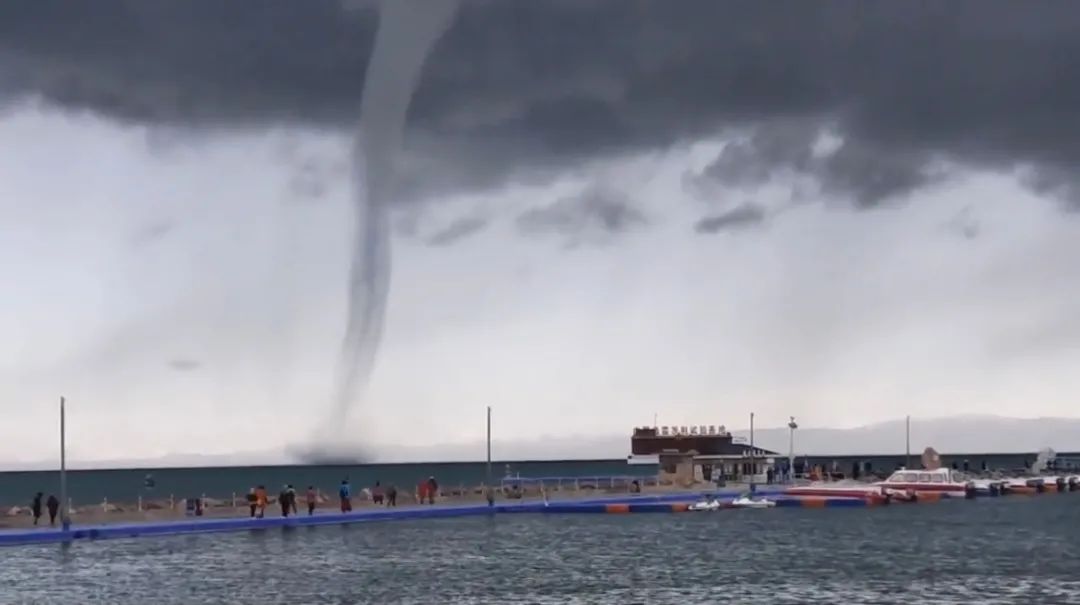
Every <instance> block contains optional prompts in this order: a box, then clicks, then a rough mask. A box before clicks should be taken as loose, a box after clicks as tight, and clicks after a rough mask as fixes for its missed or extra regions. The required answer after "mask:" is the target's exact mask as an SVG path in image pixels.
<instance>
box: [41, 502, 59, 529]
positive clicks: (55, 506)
mask: <svg viewBox="0 0 1080 605" xmlns="http://www.w3.org/2000/svg"><path fill="white" fill-rule="evenodd" d="M45 508H47V509H49V527H52V526H54V525H56V513H57V512H59V511H60V501H59V500H57V499H56V496H54V495H52V494H49V499H48V500H46V501H45Z"/></svg>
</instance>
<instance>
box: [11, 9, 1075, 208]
mask: <svg viewBox="0 0 1080 605" xmlns="http://www.w3.org/2000/svg"><path fill="white" fill-rule="evenodd" d="M358 6H359V7H360V8H355V9H345V8H343V7H342V5H341V4H339V3H338V2H336V1H333V0H308V1H306V2H295V1H292V0H267V1H264V2H260V3H257V4H250V3H241V2H220V1H218V0H158V1H153V2H147V1H144V0H128V1H123V0H100V1H98V2H93V3H90V2H68V1H66V0H9V1H8V2H4V3H0V81H3V82H5V90H6V91H8V94H9V95H16V96H22V95H40V96H42V97H44V98H46V99H47V100H49V101H50V102H52V103H55V104H58V105H61V106H65V107H70V108H73V109H90V110H93V111H96V112H99V113H101V114H105V115H109V116H112V117H114V118H116V119H120V120H126V121H138V122H156V123H161V124H172V125H189V126H201V127H209V128H244V127H263V126H266V125H272V124H283V123H288V124H291V125H300V126H313V127H324V128H328V129H334V130H342V129H351V128H352V127H353V125H354V122H355V120H356V117H357V110H358V99H359V98H360V87H361V86H362V84H361V83H362V82H363V75H364V71H365V66H366V61H367V58H368V54H369V53H370V50H371V44H372V34H373V32H374V30H375V26H376V21H375V13H374V11H373V10H371V9H370V7H367V5H366V4H365V3H360V4H359V5H358ZM1077 107H1080V4H1078V3H1076V2H1073V1H1072V0H1047V1H1044V2H1038V3H1020V2H1013V1H1011V0H957V1H954V2H947V3H945V2H941V3H934V2H894V1H891V0H889V1H872V0H871V1H866V0H849V1H840V0H836V1H832V2H800V1H794V0H791V1H778V2H754V1H738V2H735V1H725V0H683V1H678V2H673V1H671V0H636V1H628V0H546V1H543V2H495V1H479V0H474V1H472V2H466V4H465V6H463V7H462V10H461V11H460V13H459V15H458V18H457V21H456V23H455V25H454V26H453V28H452V30H451V31H450V32H449V33H448V34H447V36H446V37H445V38H444V39H443V40H442V41H441V42H440V43H439V45H438V47H437V48H436V49H435V52H434V54H433V57H432V59H431V61H430V64H429V68H428V69H427V70H426V74H425V77H424V79H423V81H422V83H421V85H420V90H419V91H418V93H417V96H416V97H415V99H414V101H413V105H412V107H411V110H410V119H411V128H412V129H413V133H414V134H416V135H420V136H419V138H414V139H413V141H414V143H415V142H416V141H418V140H420V139H423V140H425V141H429V142H432V145H433V146H432V147H430V148H429V149H428V153H429V157H430V158H432V159H431V161H432V162H435V163H437V164H438V169H437V170H433V171H431V172H419V173H414V174H413V177H412V181H416V182H412V181H410V180H409V179H406V181H405V182H404V183H403V187H404V189H403V191H402V195H404V196H409V197H416V196H421V195H425V194H431V193H432V192H436V191H438V192H441V191H445V190H447V188H454V189H461V188H475V187H491V186H497V185H498V184H500V183H501V182H503V181H505V180H507V179H510V178H516V176H517V174H518V173H519V172H520V171H522V170H527V171H535V170H544V169H554V168H560V167H571V166H576V165H578V163H579V162H580V161H582V160H583V159H591V158H596V157H603V156H605V155H614V154H621V153H632V152H635V151H642V150H651V149H657V148H662V147H665V146H668V145H670V144H672V143H675V142H679V141H681V140H686V139H693V138H699V137H705V136H711V135H714V134H716V133H718V132H722V131H723V130H724V129H727V128H745V127H753V126H755V125H769V124H774V123H781V124H785V125H788V126H790V128H792V129H793V130H794V131H795V132H796V133H808V132H816V131H817V128H818V127H819V126H823V125H824V126H828V127H829V128H831V129H833V130H834V131H835V132H836V133H837V134H838V136H839V137H840V138H841V139H843V140H844V141H845V145H844V146H843V147H841V148H840V149H839V150H838V151H837V153H836V154H835V156H833V157H832V158H831V159H829V160H828V161H824V160H821V159H814V158H813V157H812V154H811V153H810V151H809V142H808V139H807V137H806V136H804V135H803V134H800V135H799V136H797V137H796V139H797V144H796V145H795V146H794V147H792V148H776V147H774V146H773V145H774V142H771V141H761V140H759V139H757V138H751V142H749V143H747V145H748V146H749V147H753V149H748V150H744V151H743V152H742V153H743V154H744V155H745V156H747V160H746V161H745V162H744V163H743V164H744V169H745V171H744V172H743V171H740V172H736V171H734V170H732V169H720V168H718V169H716V170H714V171H713V173H718V174H721V175H723V176H725V177H729V178H731V177H734V178H736V179H744V180H746V179H751V180H752V178H754V177H755V176H756V175H762V174H764V175H766V176H767V175H770V174H772V171H773V170H774V169H775V168H776V167H777V166H781V167H789V168H790V167H792V166H794V167H796V168H797V167H800V166H802V167H804V170H805V171H806V172H808V173H810V174H813V175H814V176H816V177H819V178H821V179H822V181H823V183H824V184H825V185H826V187H828V188H829V189H832V190H835V191H838V192H841V193H844V194H845V195H849V196H851V198H852V199H853V200H855V201H856V202H857V203H859V204H860V205H875V204H878V203H881V202H882V201H887V200H891V199H899V198H902V197H903V196H904V195H905V194H906V193H907V192H910V191H911V190H912V189H915V188H918V187H921V186H923V185H926V184H928V183H932V182H935V181H936V179H935V178H934V175H933V174H931V173H929V171H928V167H929V166H930V165H931V163H932V162H933V161H934V160H935V159H938V158H944V159H947V160H951V161H953V162H958V163H961V164H970V165H973V166H977V167H983V168H988V169H1010V168H1013V167H1015V166H1019V165H1025V166H1032V167H1034V168H1035V169H1036V170H1035V172H1034V176H1033V177H1032V178H1031V183H1032V185H1033V186H1038V187H1039V190H1040V191H1043V192H1047V193H1052V194H1055V195H1058V196H1061V197H1066V198H1071V199H1072V200H1074V201H1076V200H1077V198H1080V193H1078V191H1080V189H1078V188H1077V186H1076V179H1075V177H1074V176H1073V175H1072V174H1070V169H1071V167H1072V166H1074V165H1076V163H1077V162H1078V161H1080V112H1077V111H1076V108H1077ZM414 147H415V146H414ZM759 147H764V150H762V149H759ZM447 149H454V150H457V151H458V152H457V153H445V151H446V150H447ZM414 150H416V151H419V152H420V153H421V155H423V153H424V150H417V149H414ZM431 150H440V152H439V153H435V152H433V151H431ZM729 161H731V160H729ZM1048 175H1049V176H1048Z"/></svg>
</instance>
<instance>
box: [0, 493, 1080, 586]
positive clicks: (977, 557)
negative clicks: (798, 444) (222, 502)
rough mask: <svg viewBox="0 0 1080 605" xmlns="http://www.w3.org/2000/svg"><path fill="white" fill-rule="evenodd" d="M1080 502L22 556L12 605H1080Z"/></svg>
mask: <svg viewBox="0 0 1080 605" xmlns="http://www.w3.org/2000/svg"><path fill="white" fill-rule="evenodd" d="M1078 521H1080V497H1077V494H1060V495H1046V496H1041V497H1036V498H1024V497H1015V498H1013V497H1010V498H992V499H991V498H988V499H985V500H975V501H964V500H959V501H951V502H941V503H938V504H921V505H906V506H889V507H881V508H871V509H772V510H760V511H751V510H743V511H723V512H718V513H701V514H690V513H686V514H677V515H661V514H658V515H569V516H557V517H556V516H550V515H548V516H543V515H506V516H499V517H494V518H469V519H448V520H441V521H425V522H412V521H409V522H406V521H402V522H387V523H376V524H367V525H356V526H329V527H319V528H294V529H292V530H283V529H276V530H263V531H255V532H249V533H236V534H219V535H212V534H211V535H192V536H176V537H169V538H139V539H132V540H116V541H104V542H88V543H77V544H74V545H72V546H69V547H63V546H59V545H51V546H32V547H18V548H13V549H11V550H10V551H7V552H5V553H4V560H3V565H0V603H5V604H11V605H19V604H23V603H26V604H30V603H34V604H38V603H41V604H50V603H58V604H60V603H63V604H69V603H109V604H116V605H124V604H128V603H161V604H186V603H240V604H244V603H259V604H265V603H339V604H351V603H493V604H496V603H498V604H501V603H589V604H597V605H605V604H618V605H622V604H626V603H679V604H696V603H718V602H723V603H780V604H786V603H791V604H794V603H844V604H845V605H846V604H853V603H928V602H934V603H976V602H978V603H1025V604H1031V603H1040V604H1041V603H1080V574H1078V573H1077V570H1078V569H1080V568H1078V566H1077V565H1078V564H1077V562H1078V561H1080V523H1078Z"/></svg>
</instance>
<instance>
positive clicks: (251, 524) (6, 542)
mask: <svg viewBox="0 0 1080 605" xmlns="http://www.w3.org/2000/svg"><path fill="white" fill-rule="evenodd" d="M783 489H784V488H783V487H781V486H769V487H764V486H763V489H759V490H758V491H757V494H758V495H767V496H768V498H769V500H772V501H773V502H775V503H776V507H778V508H862V507H867V506H874V505H877V504H884V503H885V502H886V501H887V500H886V499H885V498H881V499H877V498H858V497H843V496H836V497H831V496H830V497H820V496H787V495H782V494H781V491H782V490H783ZM1074 489H1075V487H1074ZM1032 491H1033V492H1034V489H1033V490H1032ZM1066 491H1067V490H1066ZM739 495H740V492H733V491H714V492H682V493H669V494H650V495H637V496H616V497H607V498H594V499H589V500H561V501H554V502H543V501H536V502H502V503H499V504H496V505H494V506H488V505H487V504H486V503H485V504H469V505H433V506H422V505H412V506H408V507H402V508H371V509H366V510H360V511H354V512H350V513H321V514H316V515H311V516H304V515H299V516H292V517H266V518H263V519H253V518H248V517H231V518H223V519H210V518H205V517H195V518H186V519H179V520H175V521H154V522H136V523H115V524H112V523H110V524H106V525H86V526H75V527H71V528H70V529H68V530H62V529H52V528H40V529H39V528H34V529H16V530H0V546H16V545H26V544H48V543H56V542H73V541H80V540H106V539H115V538H135V537H140V536H169V535H178V534H200V533H213V532H230V531H245V530H248V531H251V530H265V529H270V528H276V527H304V526H308V527H310V526H317V525H349V524H354V523H368V522H373V521H393V520H401V521H404V520H412V519H449V518H454V517H477V516H485V515H498V514H521V513H532V514H586V513H590V514H598V513H599V514H627V513H675V512H686V511H688V510H689V509H690V504H691V503H693V502H698V501H701V500H704V499H710V500H718V501H719V502H720V503H721V508H731V504H730V503H731V500H733V499H734V498H736V497H737V496H739ZM933 495H934V496H936V495H937V494H933ZM930 496H931V495H926V494H924V495H922V496H920V498H918V501H923V502H926V501H937V500H939V498H937V497H930Z"/></svg>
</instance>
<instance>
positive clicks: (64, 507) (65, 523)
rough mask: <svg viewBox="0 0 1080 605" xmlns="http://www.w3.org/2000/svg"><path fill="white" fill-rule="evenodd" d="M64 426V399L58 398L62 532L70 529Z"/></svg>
mask: <svg viewBox="0 0 1080 605" xmlns="http://www.w3.org/2000/svg"><path fill="white" fill-rule="evenodd" d="M65 429H66V426H65V425H64V398H63V397H61V398H60V527H62V528H63V530H64V531H67V530H68V529H70V528H71V519H69V518H68V503H67V502H68V495H67V439H66V437H67V435H66V433H65Z"/></svg>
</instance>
